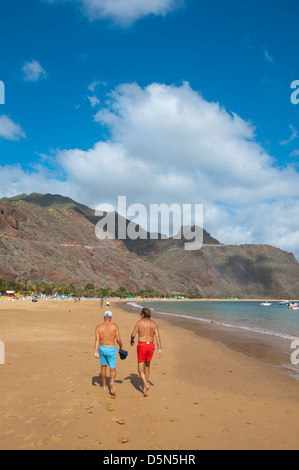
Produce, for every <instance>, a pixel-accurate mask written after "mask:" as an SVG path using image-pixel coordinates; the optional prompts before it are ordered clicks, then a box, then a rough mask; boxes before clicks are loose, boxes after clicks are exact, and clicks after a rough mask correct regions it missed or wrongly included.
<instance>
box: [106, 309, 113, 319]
mask: <svg viewBox="0 0 299 470" xmlns="http://www.w3.org/2000/svg"><path fill="white" fill-rule="evenodd" d="M104 317H107V318H111V317H112V312H110V310H106V312H105V313H104Z"/></svg>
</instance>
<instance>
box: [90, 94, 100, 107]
mask: <svg viewBox="0 0 299 470" xmlns="http://www.w3.org/2000/svg"><path fill="white" fill-rule="evenodd" d="M87 99H88V100H89V102H90V104H91V106H92V107H93V108H94V107H95V106H97V105H99V104H100V100H99V99H98V98H97V97H96V96H87Z"/></svg>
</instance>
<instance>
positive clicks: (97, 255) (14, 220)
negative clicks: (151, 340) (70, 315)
mask: <svg viewBox="0 0 299 470" xmlns="http://www.w3.org/2000/svg"><path fill="white" fill-rule="evenodd" d="M104 216H106V218H107V217H108V218H112V219H113V220H114V221H115V226H116V232H118V229H119V227H118V222H119V221H120V223H125V224H126V226H127V225H128V223H130V222H129V221H127V220H125V219H123V218H120V219H119V218H118V214H116V213H110V214H108V215H107V214H104ZM99 220H101V217H98V216H96V215H95V211H94V210H92V209H90V208H89V207H87V206H85V205H83V204H80V203H77V202H75V201H73V200H72V199H70V198H67V197H63V196H60V195H51V194H46V195H43V194H37V193H33V194H30V195H27V194H21V195H19V196H16V197H13V198H3V199H1V200H0V275H1V276H2V277H3V278H5V279H9V280H14V281H22V280H24V279H28V280H30V281H45V282H48V283H52V282H55V283H65V284H67V285H69V284H70V283H72V284H73V285H74V286H76V287H84V286H85V285H86V284H87V283H90V282H91V283H93V284H94V285H95V286H97V287H110V288H111V289H112V290H115V289H117V288H118V287H120V286H122V287H125V288H126V289H127V290H135V291H139V290H158V291H162V292H169V293H173V292H177V293H182V294H183V293H192V294H201V295H203V296H206V295H209V296H237V297H248V298H253V297H259V298H260V297H277V298H296V297H298V292H299V264H298V262H297V261H296V259H295V257H294V256H293V255H292V254H290V253H286V252H284V251H282V250H279V249H278V248H274V247H272V246H267V245H241V246H236V245H223V244H221V243H220V242H219V241H218V240H216V239H214V238H213V237H212V236H211V235H210V234H208V233H207V232H206V231H204V232H203V242H204V245H203V247H202V248H201V249H200V250H197V251H187V250H184V243H185V241H186V240H184V238H181V239H175V238H173V239H167V240H165V239H163V238H162V237H161V236H160V235H159V236H158V238H157V239H156V240H152V239H151V238H150V234H148V233H147V232H144V237H145V239H142V240H130V239H128V238H127V239H125V240H117V239H113V238H106V239H105V240H99V239H98V238H97V237H96V235H95V226H96V224H97V223H98V222H99ZM136 227H137V228H138V226H136Z"/></svg>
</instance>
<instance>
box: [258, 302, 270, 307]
mask: <svg viewBox="0 0 299 470" xmlns="http://www.w3.org/2000/svg"><path fill="white" fill-rule="evenodd" d="M260 305H262V306H263V307H270V305H272V304H271V303H270V302H268V301H267V302H262V303H261V304H260Z"/></svg>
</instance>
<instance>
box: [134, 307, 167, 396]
mask: <svg viewBox="0 0 299 470" xmlns="http://www.w3.org/2000/svg"><path fill="white" fill-rule="evenodd" d="M140 316H141V319H140V320H139V321H138V322H137V323H136V325H135V328H134V330H133V333H132V334H131V346H133V344H134V340H135V336H136V334H138V345H137V359H138V372H139V375H140V377H141V380H142V382H143V395H144V396H145V397H147V395H148V390H149V385H148V378H149V373H150V365H151V360H152V357H153V354H154V351H155V343H154V339H155V337H156V341H157V346H158V357H159V358H160V357H161V356H162V350H161V340H160V334H159V329H158V326H157V325H156V323H155V322H154V321H153V320H152V319H151V311H150V310H149V309H148V308H143V309H142V311H141V313H140Z"/></svg>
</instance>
